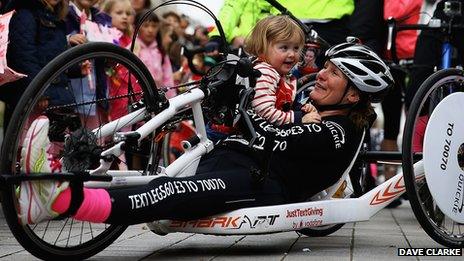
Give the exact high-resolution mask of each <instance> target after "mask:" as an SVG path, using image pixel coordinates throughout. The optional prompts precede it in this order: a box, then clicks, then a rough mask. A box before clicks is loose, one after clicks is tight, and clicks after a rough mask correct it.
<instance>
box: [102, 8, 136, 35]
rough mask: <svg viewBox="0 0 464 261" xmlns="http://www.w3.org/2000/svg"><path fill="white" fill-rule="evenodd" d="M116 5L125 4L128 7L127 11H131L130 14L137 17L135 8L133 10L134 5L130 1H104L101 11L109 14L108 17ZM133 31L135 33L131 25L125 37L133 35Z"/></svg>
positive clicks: (125, 31) (125, 32)
mask: <svg viewBox="0 0 464 261" xmlns="http://www.w3.org/2000/svg"><path fill="white" fill-rule="evenodd" d="M116 3H123V4H125V5H126V8H127V9H126V11H127V10H129V12H130V13H131V15H133V16H135V11H134V8H132V4H131V2H130V0H105V1H103V3H102V4H101V6H100V9H101V10H102V11H103V12H105V13H107V14H108V15H109V14H110V12H111V9H113V7H114V5H115V4H116ZM132 31H133V28H132V25H129V26H128V27H127V28H126V30H124V32H123V33H124V34H125V35H132Z"/></svg>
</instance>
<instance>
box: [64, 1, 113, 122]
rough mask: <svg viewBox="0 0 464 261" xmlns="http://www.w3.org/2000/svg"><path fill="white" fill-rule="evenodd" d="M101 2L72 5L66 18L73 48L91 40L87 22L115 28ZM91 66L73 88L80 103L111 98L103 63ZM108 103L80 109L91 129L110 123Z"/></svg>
mask: <svg viewBox="0 0 464 261" xmlns="http://www.w3.org/2000/svg"><path fill="white" fill-rule="evenodd" d="M97 2H98V0H72V1H71V2H70V3H69V5H70V8H69V13H68V16H67V19H66V24H67V32H68V35H67V37H68V43H69V44H70V45H71V46H74V45H78V44H83V43H85V42H87V41H88V39H87V36H86V34H87V33H88V32H86V28H85V26H83V24H84V22H85V20H90V21H92V22H94V23H97V24H98V25H101V26H105V27H111V17H110V16H109V15H107V14H105V13H103V12H100V10H98V9H97V8H95V7H94V5H95V4H96V3H97ZM86 65H87V66H88V67H89V68H88V70H86V73H85V75H84V77H82V78H77V79H72V80H71V86H72V89H73V92H74V97H76V102H77V103H81V102H87V101H94V100H96V99H103V98H106V97H107V86H106V84H107V83H106V76H105V73H104V66H103V64H99V63H98V61H87V62H86ZM107 110H108V104H107V103H106V102H100V103H99V104H98V106H97V105H95V104H94V103H92V104H89V105H84V106H79V108H78V112H79V113H80V114H81V116H82V117H85V122H86V125H87V126H88V127H94V126H98V125H99V122H102V121H106V117H107V116H106V111H107Z"/></svg>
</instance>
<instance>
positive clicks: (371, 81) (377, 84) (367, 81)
mask: <svg viewBox="0 0 464 261" xmlns="http://www.w3.org/2000/svg"><path fill="white" fill-rule="evenodd" d="M364 83H365V84H367V85H371V86H381V85H382V84H381V83H380V82H378V81H376V80H372V79H369V80H365V81H364Z"/></svg>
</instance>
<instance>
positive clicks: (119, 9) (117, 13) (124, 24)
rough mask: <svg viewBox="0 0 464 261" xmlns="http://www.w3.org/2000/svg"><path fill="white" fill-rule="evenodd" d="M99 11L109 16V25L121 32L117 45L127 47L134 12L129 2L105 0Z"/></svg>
mask: <svg viewBox="0 0 464 261" xmlns="http://www.w3.org/2000/svg"><path fill="white" fill-rule="evenodd" d="M101 9H102V11H103V12H105V13H107V14H109V15H110V16H111V25H112V26H113V27H114V28H116V29H118V30H119V31H121V32H122V35H121V37H120V38H119V41H118V44H119V46H121V47H128V46H129V44H130V43H131V41H132V31H133V27H132V22H131V21H133V20H134V15H135V11H134V9H133V8H132V6H131V2H130V1H129V0H106V1H104V2H103V4H102V6H101Z"/></svg>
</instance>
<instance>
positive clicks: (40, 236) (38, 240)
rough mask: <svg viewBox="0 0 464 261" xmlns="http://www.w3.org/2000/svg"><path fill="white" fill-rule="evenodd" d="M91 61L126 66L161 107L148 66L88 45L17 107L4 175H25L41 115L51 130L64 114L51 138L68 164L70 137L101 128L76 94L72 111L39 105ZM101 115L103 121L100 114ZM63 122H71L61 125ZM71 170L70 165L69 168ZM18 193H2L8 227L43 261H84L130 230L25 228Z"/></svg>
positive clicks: (55, 224)
mask: <svg viewBox="0 0 464 261" xmlns="http://www.w3.org/2000/svg"><path fill="white" fill-rule="evenodd" d="M86 60H90V61H92V63H93V61H95V64H98V62H99V61H100V62H102V63H101V64H103V65H102V66H103V68H104V69H115V68H116V66H124V67H125V69H127V72H128V73H125V74H124V75H125V76H128V75H132V76H133V77H134V79H135V80H136V81H137V83H138V84H139V86H140V87H141V89H142V91H143V97H144V99H145V101H147V102H148V103H154V102H157V99H158V96H155V95H157V93H154V91H153V90H156V85H155V83H154V81H153V79H152V77H151V75H150V73H149V72H148V70H147V69H146V67H145V66H144V64H143V63H142V62H141V61H140V60H139V59H138V58H137V57H136V56H135V55H134V54H132V53H131V52H129V51H128V50H126V49H123V48H120V47H117V46H115V45H113V44H108V43H88V44H84V45H81V46H79V47H74V48H71V49H69V50H68V51H66V52H64V53H63V54H61V55H59V56H58V57H56V58H55V59H54V60H53V61H51V62H50V63H49V64H48V65H47V66H46V67H44V68H43V69H42V70H41V72H40V73H39V74H38V75H37V76H36V77H35V78H34V80H33V81H32V83H31V84H30V85H29V87H28V88H27V90H26V91H25V93H24V94H23V96H22V98H21V100H20V102H19V104H18V106H17V107H16V110H15V111H14V114H13V117H12V120H11V122H10V124H9V126H8V130H7V132H6V137H5V140H4V144H3V151H2V153H1V155H0V171H1V173H2V174H3V175H15V174H18V173H20V172H21V170H20V164H21V163H20V151H21V147H22V141H21V140H22V138H23V137H24V135H25V132H26V131H27V128H28V126H27V125H28V124H30V122H31V121H32V120H33V119H34V118H36V117H37V115H44V114H46V115H47V116H49V119H50V122H51V124H50V130H51V129H52V120H51V119H52V118H50V117H51V116H50V115H55V113H57V112H59V114H58V116H59V117H58V119H57V120H56V121H53V122H54V123H53V124H55V123H56V125H54V127H56V128H55V133H54V134H53V137H52V131H49V138H50V140H51V144H52V145H57V144H58V143H60V142H61V147H62V148H60V146H59V145H58V146H55V148H59V149H57V150H59V152H58V153H57V154H56V155H58V156H59V159H64V158H65V156H64V155H65V154H63V153H64V150H65V149H64V146H63V145H64V144H65V142H64V140H65V139H67V138H66V136H65V134H66V135H68V136H67V137H69V136H72V135H75V133H76V132H78V131H81V133H82V131H83V130H92V129H94V128H95V124H93V126H90V123H89V121H88V119H89V118H90V117H89V116H88V115H85V111H84V110H80V109H81V107H83V106H84V105H83V104H82V103H81V104H78V102H77V100H76V97H77V96H76V95H74V94H73V96H72V97H73V98H74V100H73V101H74V102H75V103H74V104H73V103H69V104H67V105H72V106H68V107H66V104H65V105H63V104H61V105H59V106H56V105H53V104H48V107H46V108H44V106H43V105H41V106H38V103H39V101H43V97H44V93H45V92H46V91H47V89H48V88H49V87H50V83H53V82H56V79H58V78H59V77H63V75H66V77H67V75H69V72H70V71H71V69H73V68H75V66H80V64H81V62H83V61H86ZM73 65H74V66H73ZM95 66H97V65H95ZM77 68H80V67H77ZM119 68H120V67H119ZM79 71H80V70H79ZM129 78H130V79H132V78H131V77H128V79H129ZM97 88H98V87H97ZM49 90H50V89H49ZM62 91H66V92H72V91H71V90H69V88H68V89H66V88H65V89H63V90H62ZM67 94H69V93H67ZM115 97H116V96H115ZM93 98H94V99H92V100H91V101H90V102H89V103H90V105H89V106H95V107H97V102H96V98H95V97H93ZM121 99H122V98H121ZM99 102H105V101H99ZM106 102H108V99H106ZM46 106H47V105H46ZM69 108H73V109H69ZM89 111H90V110H89ZM76 112H82V113H81V114H79V116H78V117H76V114H78V113H76ZM96 115H98V113H97V114H96ZM59 118H61V119H70V120H69V121H60V119H59ZM95 118H96V124H97V125H98V126H101V124H102V121H101V118H100V117H99V116H95ZM58 123H59V124H58ZM75 124H76V125H75ZM79 124H80V127H79V128H77V130H76V126H79ZM71 126H74V127H71ZM60 137H64V140H60V139H61V138H60ZM80 137H81V138H86V137H87V136H84V135H81V136H80ZM94 141H95V142H94V143H95V145H96V146H97V147H98V148H104V147H105V145H106V146H111V144H109V143H111V142H112V141H108V139H101V138H99V137H97V138H96V139H94ZM55 143H56V144H55ZM97 143H98V144H97ZM112 144H114V143H112ZM93 156H95V155H93ZM89 158H91V157H89ZM97 159H98V158H97ZM89 161H91V160H89ZM92 164H94V163H92ZM97 164H98V163H97ZM68 166H70V165H69V164H68ZM72 166H74V165H72ZM87 167H88V168H87V169H91V168H93V167H94V165H88V166H87ZM128 168H129V169H131V168H132V166H128ZM18 188H19V186H18V185H12V184H9V185H7V186H6V187H5V189H4V190H2V192H1V195H2V199H3V202H2V207H3V212H4V215H5V219H6V221H7V223H8V226H9V227H10V230H11V232H12V233H13V235H14V236H15V238H16V239H17V240H18V242H19V243H20V244H21V245H22V246H23V247H24V248H25V249H26V250H27V251H29V252H30V253H31V254H33V255H34V256H36V257H38V258H41V259H45V260H58V259H59V260H82V259H85V258H88V257H90V256H92V255H95V254H96V253H98V252H100V251H102V250H103V249H105V248H106V247H107V246H108V245H110V244H111V243H112V242H114V241H115V240H116V239H117V238H118V237H119V236H120V235H121V234H122V233H123V232H124V231H125V229H126V228H127V226H124V225H105V224H93V223H89V222H80V221H77V220H74V219H72V218H65V219H63V220H53V221H48V222H43V223H39V224H35V225H25V226H23V225H20V223H19V222H18V216H17V215H18V213H17V209H18V208H17V206H18V200H17V197H16V195H15V192H16V191H17V189H18ZM60 231H61V232H60ZM58 232H59V233H58Z"/></svg>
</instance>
